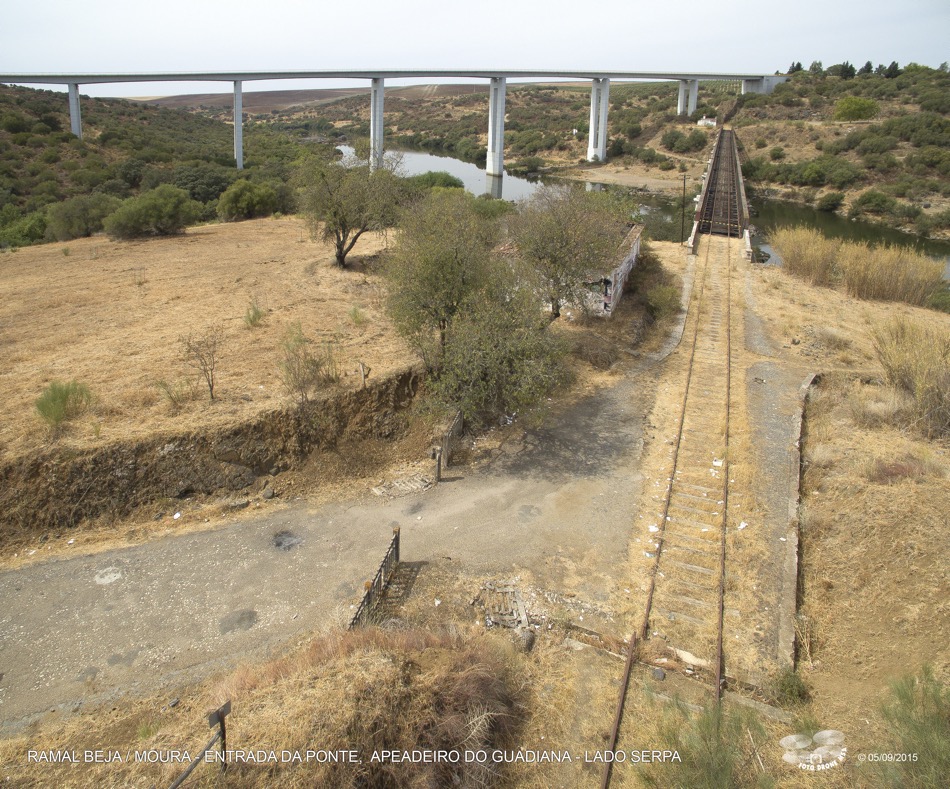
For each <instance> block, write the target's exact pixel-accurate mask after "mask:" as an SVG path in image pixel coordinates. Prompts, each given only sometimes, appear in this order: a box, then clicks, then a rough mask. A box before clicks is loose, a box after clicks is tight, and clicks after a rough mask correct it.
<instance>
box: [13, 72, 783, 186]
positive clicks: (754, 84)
mask: <svg viewBox="0 0 950 789" xmlns="http://www.w3.org/2000/svg"><path fill="white" fill-rule="evenodd" d="M433 78H435V79H442V78H461V79H471V78H475V79H487V80H489V102H488V159H487V171H488V175H489V176H498V177H500V176H502V175H503V174H504V149H505V90H506V87H507V82H508V80H509V79H520V80H530V81H543V80H548V79H566V80H585V81H586V80H590V81H591V95H590V133H589V136H588V139H589V143H588V146H587V159H588V161H604V160H605V159H606V158H607V109H608V107H609V100H610V83H611V80H614V81H620V82H629V81H636V80H651V81H675V82H677V83H679V93H678V101H677V108H676V111H677V113H678V114H680V115H685V114H692V113H693V112H695V111H696V104H697V95H698V92H699V83H700V82H701V81H704V80H730V81H739V82H741V83H742V92H743V93H771V92H772V90H773V89H774V88H775V86H776V85H777V84H779V83H780V82H784V81H785V80H786V79H787V77H784V76H778V75H764V74H754V73H744V74H726V73H716V72H708V73H700V72H673V71H559V70H549V71H539V70H529V71H499V70H494V69H489V70H479V69H472V70H462V71H424V70H423V71H244V72H176V73H139V74H91V73H87V74H39V73H33V74H0V83H9V84H17V85H66V86H67V87H68V93H69V119H70V129H71V131H72V133H73V134H75V135H76V136H77V137H79V138H80V139H82V114H81V109H80V96H79V87H80V85H93V84H112V83H127V82H230V83H232V85H233V88H234V159H235V161H236V162H237V168H238V169H239V170H241V169H243V168H244V136H243V132H244V112H243V94H242V90H243V85H244V83H245V82H262V81H274V80H290V79H293V80H300V79H306V80H326V79H336V80H338V79H349V80H368V81H369V83H370V86H371V90H370V164H371V165H372V166H379V164H380V163H381V162H382V159H383V103H384V90H385V82H386V80H387V79H433Z"/></svg>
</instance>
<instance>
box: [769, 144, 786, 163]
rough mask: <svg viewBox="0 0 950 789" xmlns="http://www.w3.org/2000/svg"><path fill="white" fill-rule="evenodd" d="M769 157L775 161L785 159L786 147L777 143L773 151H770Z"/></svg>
mask: <svg viewBox="0 0 950 789" xmlns="http://www.w3.org/2000/svg"><path fill="white" fill-rule="evenodd" d="M769 158H770V159H771V160H772V161H773V162H777V161H779V160H780V159H784V158H785V149H784V148H783V147H782V146H781V145H776V146H775V147H774V148H773V149H772V150H771V151H769Z"/></svg>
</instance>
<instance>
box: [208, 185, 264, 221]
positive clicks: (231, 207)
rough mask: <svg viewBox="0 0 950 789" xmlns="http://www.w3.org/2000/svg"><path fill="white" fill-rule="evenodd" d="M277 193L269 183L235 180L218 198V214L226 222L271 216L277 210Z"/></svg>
mask: <svg viewBox="0 0 950 789" xmlns="http://www.w3.org/2000/svg"><path fill="white" fill-rule="evenodd" d="M277 203H278V200H277V193H276V192H275V191H274V190H273V189H272V188H271V187H270V186H268V185H267V184H255V183H252V182H251V181H248V180H246V179H243V178H242V179H241V180H239V181H235V182H234V183H233V184H231V186H229V187H228V188H227V189H226V190H225V191H224V193H223V194H222V195H221V198H220V199H219V200H218V216H219V217H221V219H223V220H224V221H225V222H236V221H238V220H241V219H253V218H254V217H257V216H270V215H271V214H273V213H274V211H276V210H277Z"/></svg>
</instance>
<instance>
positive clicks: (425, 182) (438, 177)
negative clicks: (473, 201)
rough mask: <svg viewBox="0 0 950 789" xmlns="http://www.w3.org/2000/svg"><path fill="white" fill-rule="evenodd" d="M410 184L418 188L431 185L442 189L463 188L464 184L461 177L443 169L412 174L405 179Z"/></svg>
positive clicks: (430, 187)
mask: <svg viewBox="0 0 950 789" xmlns="http://www.w3.org/2000/svg"><path fill="white" fill-rule="evenodd" d="M406 180H407V181H408V182H409V183H410V184H411V185H412V186H416V187H418V188H420V189H432V188H433V187H441V188H442V189H464V188H465V184H464V183H463V182H462V179H461V178H456V177H455V176H454V175H452V174H451V173H446V172H443V171H441V170H440V171H432V170H430V171H429V172H427V173H420V174H419V175H413V176H412V177H410V178H407V179H406Z"/></svg>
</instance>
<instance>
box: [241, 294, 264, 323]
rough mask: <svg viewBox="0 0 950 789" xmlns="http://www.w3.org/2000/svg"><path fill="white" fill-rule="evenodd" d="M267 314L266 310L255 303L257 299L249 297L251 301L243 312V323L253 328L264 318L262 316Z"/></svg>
mask: <svg viewBox="0 0 950 789" xmlns="http://www.w3.org/2000/svg"><path fill="white" fill-rule="evenodd" d="M266 315H267V310H265V309H264V308H263V307H261V305H260V304H258V303H257V299H256V298H253V299H251V303H250V304H248V305H247V310H245V312H244V325H245V326H247V328H249V329H253V328H254V327H255V326H258V325H260V322H261V321H262V320H264V317H265V316H266Z"/></svg>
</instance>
